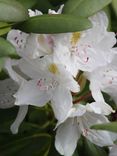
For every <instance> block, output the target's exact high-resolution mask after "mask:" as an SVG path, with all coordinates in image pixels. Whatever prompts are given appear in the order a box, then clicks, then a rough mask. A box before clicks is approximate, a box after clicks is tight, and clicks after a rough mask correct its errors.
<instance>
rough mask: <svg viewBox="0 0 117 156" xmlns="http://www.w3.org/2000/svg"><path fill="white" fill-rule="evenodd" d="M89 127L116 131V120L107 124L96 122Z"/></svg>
mask: <svg viewBox="0 0 117 156" xmlns="http://www.w3.org/2000/svg"><path fill="white" fill-rule="evenodd" d="M91 128H92V129H96V130H108V131H112V132H116V133H117V122H110V123H107V124H96V125H93V126H91Z"/></svg>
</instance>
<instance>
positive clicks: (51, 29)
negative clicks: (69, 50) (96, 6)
mask: <svg viewBox="0 0 117 156" xmlns="http://www.w3.org/2000/svg"><path fill="white" fill-rule="evenodd" d="M90 27H91V23H90V21H89V20H88V19H85V18H76V17H74V16H71V15H42V16H35V17H31V18H30V19H29V20H27V21H25V22H23V23H22V24H21V25H20V27H18V28H19V29H21V30H23V31H25V32H28V33H30V32H33V33H42V34H43V33H45V34H53V33H65V32H75V31H81V30H84V29H88V28H90Z"/></svg>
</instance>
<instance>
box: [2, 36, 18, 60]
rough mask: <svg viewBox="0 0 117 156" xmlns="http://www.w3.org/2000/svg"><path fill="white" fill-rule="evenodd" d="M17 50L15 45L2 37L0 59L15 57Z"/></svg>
mask: <svg viewBox="0 0 117 156" xmlns="http://www.w3.org/2000/svg"><path fill="white" fill-rule="evenodd" d="M15 54H16V50H15V48H14V47H13V45H12V44H11V43H10V42H8V41H7V40H5V39H4V38H2V37H0V57H5V56H9V55H15Z"/></svg>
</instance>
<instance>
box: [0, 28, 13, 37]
mask: <svg viewBox="0 0 117 156" xmlns="http://www.w3.org/2000/svg"><path fill="white" fill-rule="evenodd" d="M10 30H11V27H6V28H2V29H0V36H2V35H4V34H6V33H8V32H9V31H10Z"/></svg>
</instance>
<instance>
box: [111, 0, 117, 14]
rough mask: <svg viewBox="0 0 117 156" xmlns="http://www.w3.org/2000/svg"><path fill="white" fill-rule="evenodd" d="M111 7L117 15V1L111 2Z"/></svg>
mask: <svg viewBox="0 0 117 156" xmlns="http://www.w3.org/2000/svg"><path fill="white" fill-rule="evenodd" d="M112 7H113V9H114V11H115V13H116V15H117V0H112Z"/></svg>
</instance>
